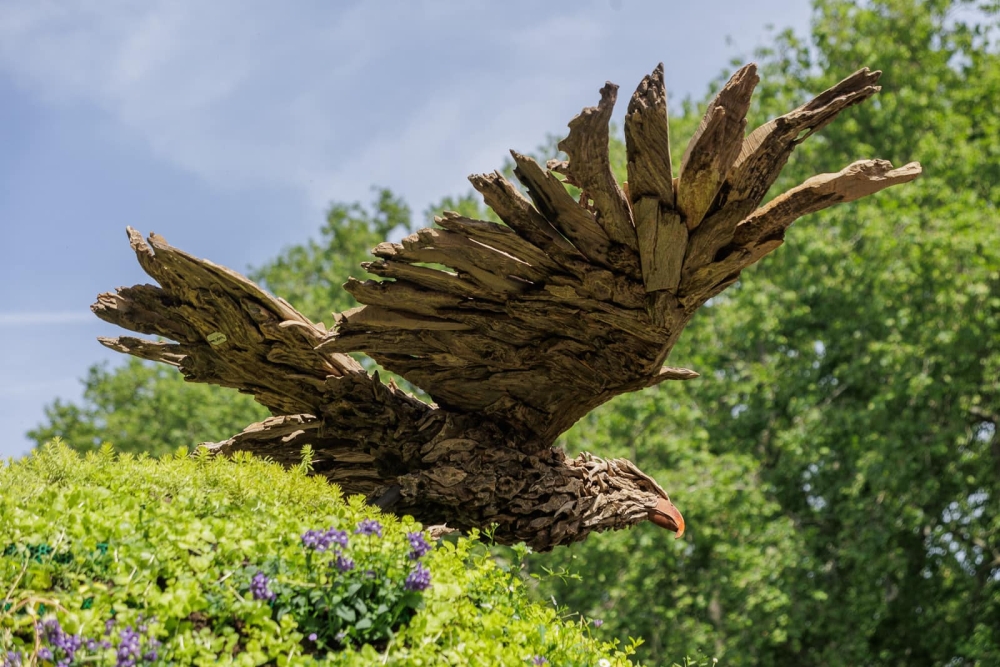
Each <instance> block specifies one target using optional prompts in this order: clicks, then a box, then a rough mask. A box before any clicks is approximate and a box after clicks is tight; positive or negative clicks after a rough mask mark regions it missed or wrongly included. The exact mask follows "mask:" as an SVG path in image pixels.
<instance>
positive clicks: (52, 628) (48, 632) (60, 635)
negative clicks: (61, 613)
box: [36, 618, 83, 664]
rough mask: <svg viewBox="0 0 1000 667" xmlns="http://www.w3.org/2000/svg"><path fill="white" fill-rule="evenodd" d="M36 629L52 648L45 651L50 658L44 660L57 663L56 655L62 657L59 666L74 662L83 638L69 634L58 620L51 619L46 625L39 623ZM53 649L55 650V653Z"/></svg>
mask: <svg viewBox="0 0 1000 667" xmlns="http://www.w3.org/2000/svg"><path fill="white" fill-rule="evenodd" d="M36 628H37V629H38V631H39V632H40V633H41V634H42V635H43V636H44V638H45V640H46V641H47V642H48V643H49V644H50V645H51V647H52V648H51V649H50V648H46V649H45V651H46V652H47V653H48V656H49V657H47V658H44V657H43V658H42V659H43V660H51V661H55V660H56V655H60V660H59V664H63V663H65V664H69V663H71V662H73V660H74V659H75V658H76V652H77V651H78V650H80V647H81V646H82V645H83V637H80V636H77V635H71V634H69V633H67V632H66V631H65V630H63V629H62V626H60V625H59V621H58V619H55V618H50V619H48V620H47V621H45V622H44V623H38V624H37V625H36ZM52 649H55V652H53V651H52ZM39 657H41V653H39Z"/></svg>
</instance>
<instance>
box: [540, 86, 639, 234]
mask: <svg viewBox="0 0 1000 667" xmlns="http://www.w3.org/2000/svg"><path fill="white" fill-rule="evenodd" d="M617 97H618V86H616V85H614V84H613V83H610V82H609V83H607V84H605V85H604V87H603V88H601V101H600V102H599V103H598V104H597V106H596V107H586V108H585V109H584V110H583V111H581V112H580V113H579V114H578V115H577V116H576V117H575V118H573V120H571V121H570V122H569V134H568V135H567V136H566V138H565V139H563V140H562V141H560V142H559V145H558V148H559V150H561V151H563V152H564V153H566V155H568V156H569V163H568V164H567V165H565V166H564V170H565V172H566V173H567V174H568V175H569V176H570V178H571V182H572V183H573V184H575V185H578V186H579V187H580V188H581V189H582V190H584V191H585V192H586V194H587V195H588V196H589V197H590V198H591V199H593V200H594V209H595V210H596V211H597V222H598V224H600V225H601V227H602V228H603V229H604V231H605V232H606V233H607V235H608V237H609V238H610V239H611V240H612V241H615V242H616V243H620V244H622V245H623V246H625V247H627V248H630V249H632V250H638V246H637V242H636V237H635V225H633V224H632V213H631V211H630V209H629V205H628V202H627V201H626V199H625V193H623V192H622V190H621V188H620V187H618V182H617V181H616V180H615V176H614V173H612V171H611V159H610V157H609V156H608V121H610V120H611V111H612V109H614V106H615V100H616V99H617Z"/></svg>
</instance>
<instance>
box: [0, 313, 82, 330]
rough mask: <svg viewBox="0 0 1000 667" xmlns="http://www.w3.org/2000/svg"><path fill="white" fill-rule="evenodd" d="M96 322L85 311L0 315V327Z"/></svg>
mask: <svg viewBox="0 0 1000 667" xmlns="http://www.w3.org/2000/svg"><path fill="white" fill-rule="evenodd" d="M96 321H97V318H96V317H94V314H93V313H91V312H89V311H87V312H82V311H77V310H65V311H53V312H34V313H30V312H29V313H0V327H33V326H40V325H61V324H82V323H88V324H92V323H94V322H96Z"/></svg>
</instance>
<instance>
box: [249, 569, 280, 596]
mask: <svg viewBox="0 0 1000 667" xmlns="http://www.w3.org/2000/svg"><path fill="white" fill-rule="evenodd" d="M268 583H269V582H268V580H267V575H265V574H264V573H263V572H261V571H259V570H258V571H257V574H255V575H253V579H251V580H250V593H251V595H253V599H254V600H273V599H274V598H276V597H278V596H277V595H276V594H275V593H274V591H272V590H271V589H269V588H268V587H267V585H268Z"/></svg>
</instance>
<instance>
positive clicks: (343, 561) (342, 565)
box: [334, 554, 354, 572]
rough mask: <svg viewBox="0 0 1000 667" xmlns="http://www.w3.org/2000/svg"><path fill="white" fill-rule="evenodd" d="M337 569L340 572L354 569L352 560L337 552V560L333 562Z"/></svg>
mask: <svg viewBox="0 0 1000 667" xmlns="http://www.w3.org/2000/svg"><path fill="white" fill-rule="evenodd" d="M334 565H335V566H336V567H337V569H338V570H340V571H341V572H350V571H351V570H353V569H354V560H353V559H351V558H348V557H347V556H344V555H341V554H337V560H336V562H335V563H334Z"/></svg>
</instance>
